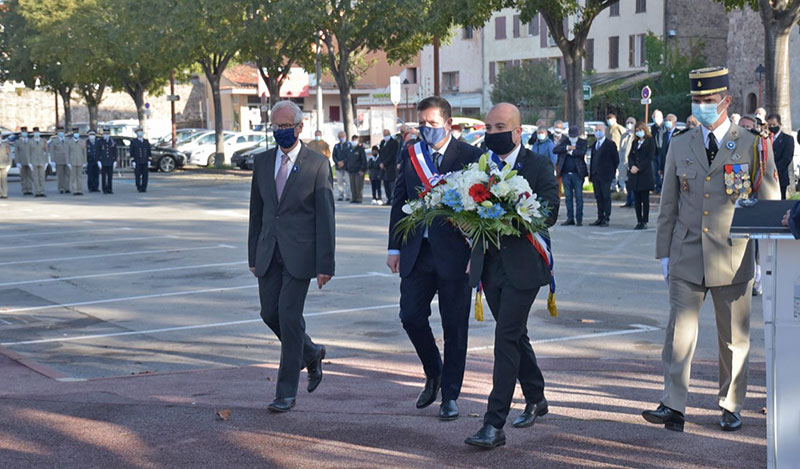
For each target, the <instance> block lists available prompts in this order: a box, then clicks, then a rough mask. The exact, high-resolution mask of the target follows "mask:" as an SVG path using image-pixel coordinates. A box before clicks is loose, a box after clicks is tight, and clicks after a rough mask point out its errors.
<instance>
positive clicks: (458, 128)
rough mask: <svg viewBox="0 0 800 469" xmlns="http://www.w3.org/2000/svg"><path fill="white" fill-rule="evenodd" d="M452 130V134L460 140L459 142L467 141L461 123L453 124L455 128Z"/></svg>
mask: <svg viewBox="0 0 800 469" xmlns="http://www.w3.org/2000/svg"><path fill="white" fill-rule="evenodd" d="M451 132H452V135H453V138H454V139H456V140H458V141H459V142H464V143H466V140H464V134H463V131H462V130H461V126H460V125H458V124H453V128H452V130H451Z"/></svg>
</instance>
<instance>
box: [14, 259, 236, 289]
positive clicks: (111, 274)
mask: <svg viewBox="0 0 800 469" xmlns="http://www.w3.org/2000/svg"><path fill="white" fill-rule="evenodd" d="M241 264H247V261H236V262H223V263H219V264H202V265H187V266H181V267H165V268H162V269H148V270H129V271H126V272H108V273H105V274H91V275H76V276H74V277H57V278H45V279H38V280H24V281H20V282H5V283H0V287H8V286H12V285H27V284H30V283H48V282H65V281H67V280H82V279H87V278H100V277H116V276H121V275H138V274H149V273H154V272H170V271H173V270H189V269H203V268H207V267H225V266H231V265H241ZM245 271H246V270H245Z"/></svg>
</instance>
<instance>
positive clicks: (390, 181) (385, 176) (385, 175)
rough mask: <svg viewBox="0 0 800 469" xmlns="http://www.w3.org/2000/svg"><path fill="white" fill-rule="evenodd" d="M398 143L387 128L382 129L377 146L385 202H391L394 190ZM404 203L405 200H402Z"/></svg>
mask: <svg viewBox="0 0 800 469" xmlns="http://www.w3.org/2000/svg"><path fill="white" fill-rule="evenodd" d="M399 148H400V144H399V143H398V141H397V140H395V139H393V138H392V133H391V132H390V131H389V129H383V140H381V143H380V145H379V146H378V164H379V165H380V168H381V179H382V180H383V189H384V191H385V192H386V198H387V199H389V200H388V201H387V203H389V204H391V203H392V193H393V191H394V181H395V179H396V178H397V154H398V153H399V152H400V150H399ZM403 202H404V203H405V201H403Z"/></svg>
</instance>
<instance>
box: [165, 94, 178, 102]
mask: <svg viewBox="0 0 800 469" xmlns="http://www.w3.org/2000/svg"><path fill="white" fill-rule="evenodd" d="M180 100H181V97H180V96H178V95H177V94H168V95H167V101H180Z"/></svg>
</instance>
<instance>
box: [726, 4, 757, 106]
mask: <svg viewBox="0 0 800 469" xmlns="http://www.w3.org/2000/svg"><path fill="white" fill-rule="evenodd" d="M728 24H729V27H728V53H729V58H730V60H729V61H728V71H729V73H730V90H731V98H733V103H732V106H731V109H733V111H734V112H738V113H740V114H750V113H752V112H753V111H755V107H758V106H762V105H763V103H762V102H760V101H758V94H759V93H758V82H757V81H756V73H755V70H756V68H757V67H758V66H759V65H760V64H763V63H764V27H763V26H762V24H761V18H760V17H759V16H758V13H755V12H754V11H752V10H750V9H749V8H747V9H746V10H744V11H739V10H737V11H732V12H730V13H729V14H728ZM748 97H750V101H752V100H753V98H755V101H756V102H755V104H756V106H752V104H753V102H748ZM762 97H763V96H762Z"/></svg>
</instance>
